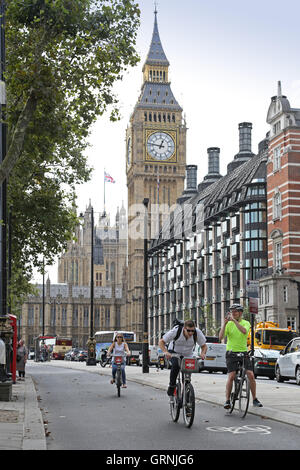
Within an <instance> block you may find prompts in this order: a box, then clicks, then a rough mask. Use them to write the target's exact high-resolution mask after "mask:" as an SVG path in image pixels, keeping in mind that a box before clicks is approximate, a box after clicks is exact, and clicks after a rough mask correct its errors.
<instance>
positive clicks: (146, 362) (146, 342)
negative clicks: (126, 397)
mask: <svg viewBox="0 0 300 470" xmlns="http://www.w3.org/2000/svg"><path fill="white" fill-rule="evenodd" d="M143 204H144V206H145V218H144V337H143V373H149V340H148V204H149V199H148V198H145V199H144V200H143Z"/></svg>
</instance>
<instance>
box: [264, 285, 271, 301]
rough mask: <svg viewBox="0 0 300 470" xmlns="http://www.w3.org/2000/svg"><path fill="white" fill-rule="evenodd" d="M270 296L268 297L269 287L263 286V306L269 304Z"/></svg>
mask: <svg viewBox="0 0 300 470" xmlns="http://www.w3.org/2000/svg"><path fill="white" fill-rule="evenodd" d="M269 299H270V296H269V286H265V304H268V303H269V301H270V300H269Z"/></svg>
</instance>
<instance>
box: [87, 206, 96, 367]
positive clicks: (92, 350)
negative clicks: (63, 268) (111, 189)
mask: <svg viewBox="0 0 300 470" xmlns="http://www.w3.org/2000/svg"><path fill="white" fill-rule="evenodd" d="M90 307H91V314H90V337H89V339H88V342H87V347H88V358H87V361H86V365H87V366H95V365H96V364H97V362H96V340H95V338H94V209H93V207H91V304H90Z"/></svg>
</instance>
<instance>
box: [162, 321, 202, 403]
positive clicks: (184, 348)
mask: <svg viewBox="0 0 300 470" xmlns="http://www.w3.org/2000/svg"><path fill="white" fill-rule="evenodd" d="M196 343H197V344H199V346H200V347H201V353H200V357H201V359H203V360H204V359H205V355H206V351H207V346H206V338H205V336H204V334H203V333H202V331H201V330H199V328H196V325H195V323H194V321H193V320H186V321H185V322H184V323H183V322H177V325H175V326H174V327H173V328H172V330H170V331H168V332H167V333H165V334H164V336H163V337H162V338H161V340H160V341H159V347H160V348H161V349H162V351H163V352H164V354H165V356H166V358H167V359H169V360H171V371H170V384H169V387H168V391H167V394H168V395H169V396H170V397H172V396H173V394H174V390H175V387H176V379H177V375H178V373H179V364H178V360H177V358H176V357H172V353H177V354H180V355H182V356H184V357H192V356H193V349H194V347H195V345H196ZM167 345H168V348H167Z"/></svg>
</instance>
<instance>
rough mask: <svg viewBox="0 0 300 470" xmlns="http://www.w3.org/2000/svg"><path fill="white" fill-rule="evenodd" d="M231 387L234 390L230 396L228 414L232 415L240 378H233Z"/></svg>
mask: <svg viewBox="0 0 300 470" xmlns="http://www.w3.org/2000/svg"><path fill="white" fill-rule="evenodd" d="M233 387H234V388H233V392H231V395H230V403H231V407H230V410H229V413H232V412H233V410H234V405H235V402H236V400H237V399H238V396H239V390H240V377H239V376H238V375H236V377H235V379H234V383H233Z"/></svg>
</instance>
